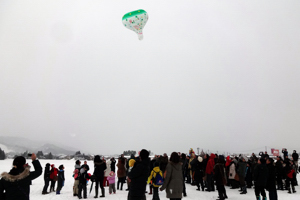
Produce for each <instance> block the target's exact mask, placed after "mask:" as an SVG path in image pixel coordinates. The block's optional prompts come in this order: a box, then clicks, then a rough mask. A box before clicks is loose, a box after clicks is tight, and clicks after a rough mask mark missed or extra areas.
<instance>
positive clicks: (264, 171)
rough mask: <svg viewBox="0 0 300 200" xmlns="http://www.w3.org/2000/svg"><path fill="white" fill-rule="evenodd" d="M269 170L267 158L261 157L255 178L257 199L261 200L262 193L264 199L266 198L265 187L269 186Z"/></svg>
mask: <svg viewBox="0 0 300 200" xmlns="http://www.w3.org/2000/svg"><path fill="white" fill-rule="evenodd" d="M268 176H269V171H268V168H267V166H266V159H265V158H260V159H259V160H258V165H257V167H256V168H255V169H254V174H253V180H254V186H255V195H256V199H257V200H260V199H261V198H260V194H261V195H262V200H266V199H267V197H266V192H265V187H266V186H267V181H268Z"/></svg>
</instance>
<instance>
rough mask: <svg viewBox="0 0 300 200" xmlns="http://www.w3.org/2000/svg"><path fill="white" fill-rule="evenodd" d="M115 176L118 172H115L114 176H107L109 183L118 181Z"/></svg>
mask: <svg viewBox="0 0 300 200" xmlns="http://www.w3.org/2000/svg"><path fill="white" fill-rule="evenodd" d="M115 177H116V174H115V175H114V176H110V175H109V176H108V177H107V180H108V182H109V184H113V183H115V182H116V180H115Z"/></svg>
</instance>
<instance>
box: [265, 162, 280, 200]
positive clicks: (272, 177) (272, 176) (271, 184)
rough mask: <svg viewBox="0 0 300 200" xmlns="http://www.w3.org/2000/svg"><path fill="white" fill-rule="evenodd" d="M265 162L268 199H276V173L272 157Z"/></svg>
mask: <svg viewBox="0 0 300 200" xmlns="http://www.w3.org/2000/svg"><path fill="white" fill-rule="evenodd" d="M266 163H267V168H268V172H269V176H268V181H267V186H266V189H267V190H268V191H269V200H277V199H278V198H277V190H276V173H275V166H274V160H273V159H272V158H268V159H267V161H266Z"/></svg>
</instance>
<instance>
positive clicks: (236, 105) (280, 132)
mask: <svg viewBox="0 0 300 200" xmlns="http://www.w3.org/2000/svg"><path fill="white" fill-rule="evenodd" d="M137 9H144V10H145V11H147V12H148V14H149V20H148V22H147V24H146V26H145V28H144V40H142V41H139V40H138V37H137V35H136V33H134V32H133V31H131V30H129V29H126V28H125V27H124V26H123V24H122V17H123V15H124V14H125V13H127V12H130V11H133V10H137ZM299 10H300V1H298V0H295V1H288V0H286V1H281V0H265V1H261V0H251V1H213V0H209V1H201V0H163V1H161V0H151V1H146V0H136V1H134V0H127V1H124V0H85V1H83V0H82V1H76V0H45V1H30V0H0V135H11V136H22V137H28V138H34V139H38V140H40V139H43V140H45V139H46V140H49V141H61V142H62V143H65V144H67V145H68V146H73V147H78V148H79V149H84V150H86V151H90V152H93V153H99V154H110V153H121V152H123V151H124V150H136V151H139V150H140V149H142V148H145V149H150V150H152V151H153V152H154V153H159V154H161V153H164V152H167V153H171V152H172V151H182V152H188V150H189V148H194V149H197V147H199V148H200V149H204V150H207V149H209V150H210V151H219V152H248V151H249V152H252V151H255V152H259V151H260V150H264V149H265V146H267V147H268V148H271V147H274V148H283V147H286V148H288V149H289V148H290V150H292V149H296V148H298V150H300V147H299V139H300V136H299V135H300V103H299V102H300V25H299V24H300V12H299Z"/></svg>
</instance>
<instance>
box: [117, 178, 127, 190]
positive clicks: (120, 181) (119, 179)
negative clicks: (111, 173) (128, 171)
mask: <svg viewBox="0 0 300 200" xmlns="http://www.w3.org/2000/svg"><path fill="white" fill-rule="evenodd" d="M125 178H126V177H120V178H118V184H117V189H119V185H120V183H121V188H120V189H121V190H122V189H123V183H124V180H125Z"/></svg>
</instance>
